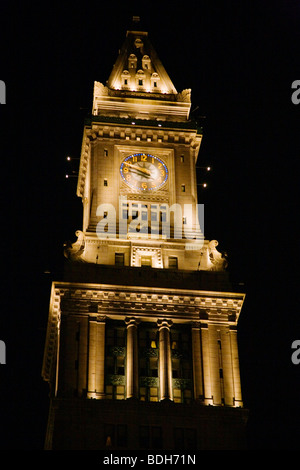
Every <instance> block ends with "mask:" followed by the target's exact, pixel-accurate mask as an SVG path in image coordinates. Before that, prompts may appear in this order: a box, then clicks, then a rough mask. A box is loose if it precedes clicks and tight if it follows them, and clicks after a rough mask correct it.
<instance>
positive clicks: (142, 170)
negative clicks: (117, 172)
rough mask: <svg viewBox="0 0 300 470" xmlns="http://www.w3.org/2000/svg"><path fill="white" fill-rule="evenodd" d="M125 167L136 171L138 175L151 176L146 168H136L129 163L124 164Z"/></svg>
mask: <svg viewBox="0 0 300 470" xmlns="http://www.w3.org/2000/svg"><path fill="white" fill-rule="evenodd" d="M124 164H125V165H127V166H129V168H132V169H134V170H136V171H139V172H140V173H143V176H151V173H150V171H149V170H147V169H146V168H141V167H136V166H135V165H132V164H131V163H127V162H124Z"/></svg>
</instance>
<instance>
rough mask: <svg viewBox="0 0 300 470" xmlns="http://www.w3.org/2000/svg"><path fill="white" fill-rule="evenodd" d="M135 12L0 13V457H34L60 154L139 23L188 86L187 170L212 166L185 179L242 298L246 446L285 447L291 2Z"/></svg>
mask: <svg viewBox="0 0 300 470" xmlns="http://www.w3.org/2000/svg"><path fill="white" fill-rule="evenodd" d="M144 3H145V6H142V2H139V3H138V4H137V5H138V7H137V8H136V9H135V8H134V7H130V8H127V9H126V8H125V2H114V4H113V5H112V6H111V7H108V6H106V2H105V5H102V3H101V2H95V3H94V2H89V1H87V2H85V3H84V4H83V3H82V4H81V2H75V1H74V2H70V3H66V2H64V3H63V6H60V7H54V6H48V3H45V5H46V6H45V5H44V4H43V2H38V3H36V4H34V2H21V1H20V2H14V1H6V0H1V3H0V40H1V58H0V80H3V81H4V82H5V84H6V104H5V105H2V106H0V119H1V146H0V153H1V168H2V184H1V191H2V194H1V204H2V205H1V211H2V217H1V220H2V226H1V234H2V260H3V262H2V273H3V275H2V283H1V286H2V295H1V302H2V308H1V316H0V340H2V341H4V342H5V344H6V350H7V364H6V365H0V413H1V417H0V421H1V434H2V435H1V436H0V437H1V441H0V448H1V449H3V450H41V449H43V443H44V436H45V431H46V421H47V411H48V385H47V384H45V383H44V382H43V381H42V378H41V368H42V360H43V348H44V341H45V334H46V326H47V318H48V305H49V299H50V286H51V282H52V280H58V279H60V273H61V267H62V263H63V243H64V242H65V241H66V240H71V241H75V239H76V237H75V231H76V230H77V229H80V228H81V223H82V203H81V200H80V199H79V198H78V197H77V196H76V181H77V180H76V178H72V179H69V180H66V179H65V174H66V172H68V171H69V170H70V168H69V166H68V165H69V164H68V163H67V162H66V157H67V155H70V156H72V157H74V158H78V157H79V156H80V150H81V140H82V134H83V122H84V117H85V116H86V114H87V113H89V112H90V111H91V107H92V92H93V83H94V80H97V81H100V82H102V83H105V82H106V80H107V79H108V77H109V74H110V72H111V69H112V66H113V64H114V62H115V60H116V58H117V55H118V50H119V49H120V47H121V45H122V44H123V41H124V39H125V34H126V30H127V29H128V28H129V26H130V23H131V18H132V15H140V17H141V20H142V24H143V25H144V26H145V29H146V30H147V31H149V38H150V40H151V42H152V44H153V46H154V48H155V49H156V51H157V53H158V56H159V57H160V59H161V61H162V63H163V65H164V66H165V68H166V70H167V72H168V74H169V75H170V77H171V79H172V81H173V83H174V85H175V87H176V89H177V91H182V90H183V89H185V88H191V89H192V108H191V109H192V114H191V117H194V118H195V119H197V120H198V122H199V123H200V124H201V125H203V128H204V137H203V142H202V146H201V148H200V154H199V160H198V163H199V166H201V165H207V164H209V165H210V166H211V167H212V169H213V171H212V172H211V173H210V174H209V178H208V179H207V175H206V173H204V172H203V170H201V169H199V170H198V177H199V182H202V181H207V182H208V188H207V189H205V190H203V189H200V187H199V202H201V203H204V204H205V236H206V238H208V239H216V240H218V241H219V249H220V250H225V251H226V252H227V253H228V256H229V271H230V273H231V276H232V281H233V283H234V286H236V287H237V288H239V289H244V291H245V292H246V294H247V296H246V301H245V305H244V307H243V309H242V313H241V317H240V321H239V330H238V331H239V336H238V338H239V350H240V368H241V379H242V391H243V398H244V404H245V407H247V408H249V410H250V415H249V423H248V442H249V449H250V450H258V449H262V450H296V449H297V448H298V447H299V442H300V439H299V437H300V436H299V417H300V413H299V390H300V388H299V387H300V380H299V376H300V364H299V365H295V364H293V363H292V361H291V354H292V349H291V344H292V342H293V341H294V340H296V339H300V331H299V330H300V322H299V305H298V302H297V300H298V291H299V287H298V284H299V241H298V240H299V228H298V218H299V204H298V201H299V174H298V168H299V165H298V159H299V151H300V142H299V141H300V138H299V135H300V104H299V105H295V104H293V103H292V100H291V95H292V92H293V90H292V88H291V85H292V83H293V82H294V81H295V80H300V61H299V56H300V54H299V51H300V28H299V24H300V4H299V1H297V0H294V1H290V0H285V1H284V0H282V1H281V2H279V1H277V2H276V1H272V2H271V1H260V2H259V1H256V0H254V1H248V0H245V1H242V2H241V1H236V2H235V1H231V2H230V1H222V2H211V1H202V0H199V1H197V2H190V3H186V2H185V3H184V4H181V5H180V6H178V7H176V6H174V4H175V2H157V3H156V2H144ZM121 5H122V6H121ZM131 5H132V4H131ZM299 97H300V94H299ZM77 166H78V161H76V160H74V166H73V167H72V168H71V170H72V169H73V170H74V171H75V172H76V170H77Z"/></svg>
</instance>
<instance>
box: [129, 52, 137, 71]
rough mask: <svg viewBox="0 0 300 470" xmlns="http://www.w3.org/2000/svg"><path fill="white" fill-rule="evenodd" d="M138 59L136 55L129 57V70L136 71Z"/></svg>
mask: <svg viewBox="0 0 300 470" xmlns="http://www.w3.org/2000/svg"><path fill="white" fill-rule="evenodd" d="M136 64H137V58H136V55H135V54H130V56H129V57H128V68H130V69H136Z"/></svg>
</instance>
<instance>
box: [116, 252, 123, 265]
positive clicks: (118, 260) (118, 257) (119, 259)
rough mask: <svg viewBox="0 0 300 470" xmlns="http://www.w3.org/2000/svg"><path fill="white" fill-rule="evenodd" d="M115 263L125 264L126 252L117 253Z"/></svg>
mask: <svg viewBox="0 0 300 470" xmlns="http://www.w3.org/2000/svg"><path fill="white" fill-rule="evenodd" d="M115 265H116V266H124V253H115Z"/></svg>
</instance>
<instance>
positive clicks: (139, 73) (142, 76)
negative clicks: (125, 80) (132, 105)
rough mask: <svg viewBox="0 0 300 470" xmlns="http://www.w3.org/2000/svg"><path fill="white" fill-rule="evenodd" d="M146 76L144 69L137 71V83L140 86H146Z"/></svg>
mask: <svg viewBox="0 0 300 470" xmlns="http://www.w3.org/2000/svg"><path fill="white" fill-rule="evenodd" d="M145 78H146V75H145V73H144V71H143V70H138V71H137V73H136V76H135V81H136V85H137V86H138V87H144V86H145Z"/></svg>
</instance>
